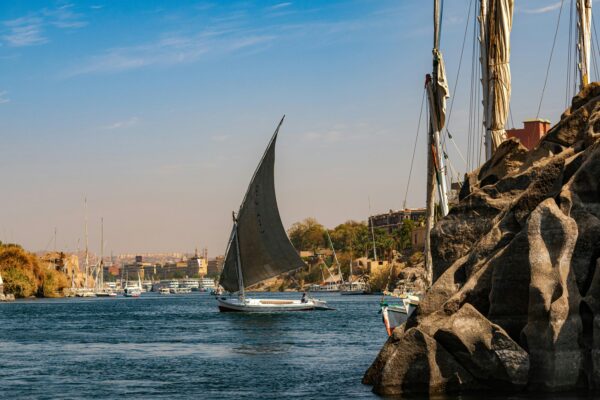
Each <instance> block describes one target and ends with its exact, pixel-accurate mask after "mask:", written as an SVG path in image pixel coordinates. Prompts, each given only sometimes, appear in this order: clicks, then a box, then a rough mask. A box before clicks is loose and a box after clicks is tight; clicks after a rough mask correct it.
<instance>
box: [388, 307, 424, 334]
mask: <svg viewBox="0 0 600 400" xmlns="http://www.w3.org/2000/svg"><path fill="white" fill-rule="evenodd" d="M416 308H417V307H416V305H414V304H411V303H408V302H406V303H405V305H389V306H388V305H383V306H382V307H381V313H382V315H383V323H384V325H385V329H386V331H387V334H388V336H392V332H394V329H396V328H397V327H399V326H400V325H402V324H403V323H405V322H406V320H407V319H408V317H410V315H411V314H412V313H413V312H414V311H415V309H416Z"/></svg>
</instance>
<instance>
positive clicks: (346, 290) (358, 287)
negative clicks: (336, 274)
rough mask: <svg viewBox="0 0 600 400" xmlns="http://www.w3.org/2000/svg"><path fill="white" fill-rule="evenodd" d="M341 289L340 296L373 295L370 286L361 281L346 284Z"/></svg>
mask: <svg viewBox="0 0 600 400" xmlns="http://www.w3.org/2000/svg"><path fill="white" fill-rule="evenodd" d="M340 288H341V289H340V294H342V295H345V296H348V295H361V294H371V291H370V290H369V285H368V284H366V283H365V282H361V281H356V282H345V283H343V284H342V285H341V286H340Z"/></svg>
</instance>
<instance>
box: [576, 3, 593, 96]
mask: <svg viewBox="0 0 600 400" xmlns="http://www.w3.org/2000/svg"><path fill="white" fill-rule="evenodd" d="M591 28H592V0H577V31H578V33H579V34H578V41H577V53H578V54H579V64H578V69H579V78H580V80H579V89H580V90H581V89H583V87H584V86H586V85H587V84H588V83H590V56H591V49H592V47H591V46H592V35H591Z"/></svg>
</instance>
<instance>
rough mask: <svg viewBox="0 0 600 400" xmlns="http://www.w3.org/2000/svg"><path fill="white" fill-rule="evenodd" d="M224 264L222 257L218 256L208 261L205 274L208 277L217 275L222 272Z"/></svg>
mask: <svg viewBox="0 0 600 400" xmlns="http://www.w3.org/2000/svg"><path fill="white" fill-rule="evenodd" d="M224 263H225V257H224V256H218V257H215V258H213V259H212V260H208V263H207V273H208V275H210V276H215V275H219V274H220V273H221V271H222V270H223V264H224Z"/></svg>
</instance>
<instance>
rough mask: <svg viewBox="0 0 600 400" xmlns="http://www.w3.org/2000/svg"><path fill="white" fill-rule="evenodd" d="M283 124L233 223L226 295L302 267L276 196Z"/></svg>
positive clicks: (225, 271)
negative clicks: (277, 149)
mask: <svg viewBox="0 0 600 400" xmlns="http://www.w3.org/2000/svg"><path fill="white" fill-rule="evenodd" d="M284 118H285V117H284ZM282 123H283V118H282V119H281V122H280V123H279V125H278V126H277V129H276V130H275V133H274V134H273V137H272V138H271V141H270V142H269V145H268V147H267V150H266V151H265V154H264V155H263V158H262V160H261V161H260V164H259V165H258V168H257V169H256V172H255V173H254V176H253V177H252V180H251V181H250V185H249V186H248V191H247V192H246V196H245V197H244V200H243V201H242V205H241V206H240V210H239V212H238V215H237V218H236V221H235V222H234V226H233V230H232V233H231V237H230V241H229V245H228V248H227V254H226V256H225V264H224V266H223V272H222V273H221V278H220V282H219V283H220V285H221V286H223V288H224V289H225V290H227V291H229V292H237V291H240V290H243V289H244V288H245V287H248V286H252V285H254V284H256V283H258V282H261V281H264V280H266V279H269V278H273V277H275V276H277V275H280V274H282V273H284V272H288V271H292V270H295V269H298V268H301V267H303V266H304V265H305V264H304V262H303V261H302V259H301V258H300V256H299V255H298V253H297V252H296V250H295V249H294V246H292V244H291V243H290V240H289V238H288V237H287V234H286V232H285V229H284V227H283V223H282V222H281V217H280V215H279V209H278V208H277V199H276V196H275V175H274V173H275V143H276V141H277V134H278V133H279V128H280V127H281V124H282ZM238 263H239V264H240V265H238ZM238 271H241V275H242V276H241V277H240V276H239V275H238Z"/></svg>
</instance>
